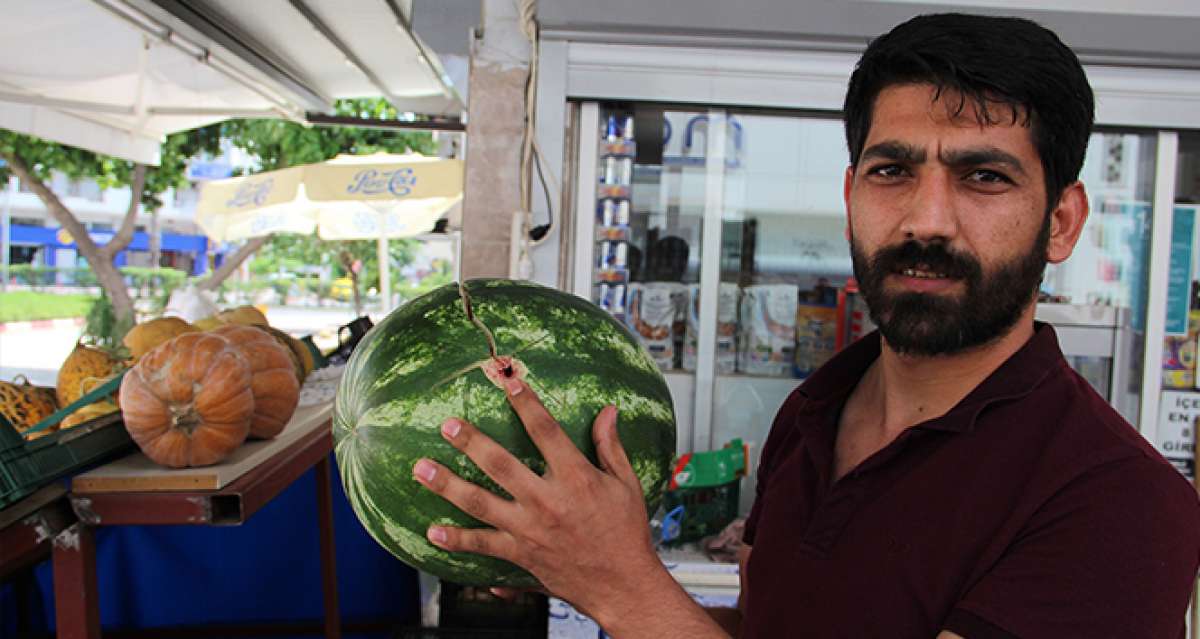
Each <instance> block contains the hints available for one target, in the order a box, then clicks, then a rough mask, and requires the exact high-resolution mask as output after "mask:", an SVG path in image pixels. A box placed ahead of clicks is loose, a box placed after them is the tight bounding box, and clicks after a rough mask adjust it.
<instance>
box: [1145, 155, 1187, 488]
mask: <svg viewBox="0 0 1200 639" xmlns="http://www.w3.org/2000/svg"><path fill="white" fill-rule="evenodd" d="M1172 135H1173V134H1172ZM1177 140H1178V142H1177V144H1178V153H1177V155H1176V167H1175V179H1174V181H1173V182H1174V184H1173V189H1172V190H1173V194H1174V198H1173V202H1172V204H1173V207H1172V211H1171V228H1170V231H1171V233H1170V244H1169V247H1170V248H1169V252H1168V256H1169V263H1168V266H1167V270H1166V273H1167V277H1166V309H1165V311H1166V325H1165V328H1164V337H1163V345H1162V377H1161V381H1162V391H1161V393H1160V396H1159V404H1158V411H1157V416H1156V417H1157V423H1156V424H1154V428H1148V429H1147V428H1144V429H1143V432H1144V433H1145V434H1146V436H1147V437H1148V438H1150V439H1151V441H1153V442H1154V445H1155V446H1156V447H1157V448H1158V451H1159V452H1160V453H1162V454H1163V456H1164V457H1166V458H1167V459H1168V460H1169V461H1171V463H1173V464H1174V465H1175V467H1176V468H1178V469H1179V470H1180V471H1181V472H1183V473H1184V474H1185V475H1187V476H1188V477H1195V472H1196V456H1195V455H1196V454H1195V445H1196V424H1197V420H1198V419H1200V383H1198V380H1197V370H1196V355H1197V348H1198V346H1197V339H1200V245H1198V244H1197V238H1198V237H1200V220H1198V219H1197V218H1198V217H1200V133H1196V132H1185V133H1180V134H1178V138H1177Z"/></svg>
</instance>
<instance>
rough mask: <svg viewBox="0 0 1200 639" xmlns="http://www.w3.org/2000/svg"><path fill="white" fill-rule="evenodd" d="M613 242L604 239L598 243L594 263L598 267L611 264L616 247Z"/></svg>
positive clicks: (606, 266)
mask: <svg viewBox="0 0 1200 639" xmlns="http://www.w3.org/2000/svg"><path fill="white" fill-rule="evenodd" d="M613 244H615V242H612V241H609V240H604V241H603V242H601V243H600V252H599V259H598V260H597V262H596V265H597V266H599V267H600V268H609V267H610V266H612V260H613V257H614V256H615V253H616V248H615V247H614V246H613Z"/></svg>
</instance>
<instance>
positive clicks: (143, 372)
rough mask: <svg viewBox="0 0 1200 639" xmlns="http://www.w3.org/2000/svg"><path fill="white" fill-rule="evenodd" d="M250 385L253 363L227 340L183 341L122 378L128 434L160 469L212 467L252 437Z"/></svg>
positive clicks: (202, 336)
mask: <svg viewBox="0 0 1200 639" xmlns="http://www.w3.org/2000/svg"><path fill="white" fill-rule="evenodd" d="M250 382H251V374H250V362H249V361H248V360H247V359H246V356H245V355H243V354H242V351H241V349H239V348H238V347H237V346H235V345H234V344H233V343H232V342H230V341H229V340H228V339H225V338H224V337H221V336H220V335H213V334H212V333H184V334H183V335H180V336H178V337H175V338H173V339H171V340H170V341H168V342H166V343H164V344H161V345H159V346H158V347H157V348H155V349H154V350H152V351H150V352H149V353H147V354H146V355H144V356H143V357H142V359H140V360H138V363H137V365H136V366H134V367H133V369H132V370H131V371H129V373H128V374H127V375H125V379H124V380H123V381H122V382H121V410H122V412H123V414H124V415H123V416H124V421H125V428H126V429H127V430H128V431H129V435H130V436H131V437H132V438H133V441H135V442H137V445H138V446H139V447H140V448H141V449H142V452H144V453H145V454H146V456H147V457H149V458H150V459H152V460H153V461H155V462H157V463H159V464H162V465H163V466H170V467H172V468H183V467H186V466H207V465H210V464H215V463H217V462H219V461H221V460H222V459H225V458H226V457H228V456H229V455H230V453H232V452H233V451H234V450H235V449H237V447H238V446H240V445H241V444H242V442H243V441H245V440H246V435H247V434H248V433H249V432H250V420H251V419H252V418H253V416H254V394H253V393H252V392H251V390H250Z"/></svg>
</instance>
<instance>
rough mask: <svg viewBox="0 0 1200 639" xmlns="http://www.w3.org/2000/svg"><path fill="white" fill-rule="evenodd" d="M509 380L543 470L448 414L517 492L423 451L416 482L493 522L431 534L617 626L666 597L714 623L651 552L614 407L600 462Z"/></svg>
mask: <svg viewBox="0 0 1200 639" xmlns="http://www.w3.org/2000/svg"><path fill="white" fill-rule="evenodd" d="M507 387H508V388H507V392H508V398H509V401H510V403H511V404H512V406H513V408H514V409H515V410H516V412H517V414H518V415H519V416H520V418H521V421H522V422H523V423H524V424H525V429H526V431H527V432H528V433H529V436H530V438H531V439H532V440H533V442H534V444H536V445H537V447H538V450H540V451H541V453H542V456H543V457H544V458H545V459H546V472H545V474H544V475H542V476H540V477H539V476H538V475H537V474H536V473H534V472H533V471H532V470H530V469H529V468H528V467H526V466H525V465H524V464H522V463H521V462H520V460H518V459H517V458H516V457H514V456H513V455H512V454H511V453H509V452H508V451H507V450H505V449H504V448H503V447H501V446H500V445H499V444H497V443H496V442H494V441H493V440H492V439H490V438H489V437H487V436H486V435H484V434H483V433H481V432H480V431H479V430H477V429H476V428H475V427H474V426H472V425H471V424H468V423H466V422H464V421H462V420H458V419H449V420H447V421H446V422H445V423H444V424H442V436H444V437H445V438H446V439H447V440H448V441H449V442H450V443H451V444H453V445H454V447H455V448H457V449H459V450H461V451H462V452H463V453H465V454H466V455H467V456H468V457H470V458H471V460H472V461H474V462H475V463H476V464H477V465H478V466H479V467H480V468H481V469H482V470H483V471H484V472H485V473H487V474H488V476H489V477H491V478H492V479H493V480H494V481H495V482H496V483H497V484H499V485H500V486H501V487H503V488H504V490H506V491H508V493H509V494H510V495H512V496H513V499H512V500H507V499H504V498H502V497H500V496H498V495H495V494H493V493H491V492H490V491H487V490H485V489H483V488H480V487H479V486H476V485H475V484H472V483H469V482H467V481H464V480H463V479H461V478H459V477H457V476H456V475H454V474H453V473H452V472H450V471H449V470H448V469H447V468H446V467H444V466H441V465H439V464H437V463H435V462H433V461H431V460H428V459H422V460H420V461H418V462H417V464H416V465H415V466H414V467H413V475H414V476H415V477H416V478H417V480H418V481H420V482H421V483H422V484H424V485H425V486H427V487H428V488H429V489H430V490H432V491H433V492H435V493H437V494H439V495H441V496H442V497H445V498H446V499H447V500H449V501H450V502H451V503H453V504H454V505H456V506H458V507H459V508H461V509H462V510H463V511H464V512H466V513H467V514H469V515H471V516H473V517H475V518H476V519H479V520H480V521H483V522H486V523H488V524H490V525H492V526H494V527H495V530H489V529H465V528H452V527H440V526H431V527H430V528H429V530H428V532H427V536H428V538H429V541H430V542H432V543H434V544H435V545H437V546H439V547H441V548H444V549H446V550H450V551H457V552H472V553H479V554H484V555H491V556H494V557H499V558H501V559H505V560H507V561H510V562H512V563H514V564H517V565H518V566H521V567H522V568H524V569H526V570H528V571H529V572H530V573H532V574H533V576H535V577H537V578H538V580H539V581H541V582H542V584H543V585H544V586H545V587H546V589H548V590H549V591H550V592H553V593H554V594H556V595H557V596H559V597H562V598H563V599H566V600H567V601H570V602H571V603H572V604H574V605H575V606H576V607H577V608H579V609H580V610H583V611H584V612H586V613H587V614H589V615H590V616H592V618H593V619H595V620H596V621H597V622H598V623H600V625H601V626H603V627H605V628H606V629H608V630H609V633H610V634H616V633H615V632H614V630H615V629H617V628H620V627H622V626H626V625H629V626H632V625H633V624H635V623H636V620H637V618H638V615H637V613H638V611H642V612H643V614H646V615H651V616H653V615H662V614H663V613H664V612H668V610H664V609H663V606H666V607H668V609H673V610H675V611H677V612H687V613H689V614H685V617H690V616H691V614H696V615H699V619H700V623H701V624H702V625H701V626H699V627H697V629H702V628H704V626H705V625H707V629H709V630H715V627H713V626H711V625H710V624H709V622H708V621H707V617H706V616H705V615H704V613H703V611H702V610H701V609H700V608H699V607H698V606H696V605H695V604H694V603H693V602H692V601H691V598H690V597H688V596H687V594H686V593H685V592H683V590H682V589H681V588H680V587H679V586H678V584H676V583H675V580H674V579H673V578H672V577H671V576H670V575H669V574H668V573H667V571H666V569H665V568H663V565H662V562H661V561H659V559H658V557H657V556H656V555H655V553H654V548H653V546H652V544H651V542H650V529H649V526H648V525H647V517H646V508H645V505H644V500H643V496H642V488H641V483H640V482H639V480H638V477H637V475H636V474H635V473H634V471H633V467H632V466H631V465H630V463H629V459H628V457H626V455H625V450H624V448H622V446H621V442H620V440H619V439H618V438H617V409H616V407H615V406H606V407H605V408H604V409H603V410H601V411H600V414H599V415H598V416H597V417H596V420H595V422H594V423H593V426H592V437H593V438H594V440H595V442H596V450H597V453H598V457H599V460H600V465H601V467H600V468H596V467H595V466H594V465H592V463H591V462H590V461H588V459H587V457H585V456H584V455H583V453H581V452H580V451H579V449H578V448H576V447H575V444H573V443H572V442H571V440H570V439H569V438H568V437H567V435H566V434H565V433H564V432H563V431H562V428H561V427H560V426H559V425H558V423H557V422H555V420H554V418H553V417H551V415H550V413H548V412H547V411H546V409H545V407H543V406H542V403H541V402H540V401H539V400H538V398H537V397H536V396H535V394H534V393H533V391H532V389H530V388H529V386H528V385H526V384H525V383H524V382H521V381H519V380H516V379H512V380H509V381H508V383H507ZM688 608H691V609H693V610H690V611H688V610H687V609H688ZM672 616H673V615H672ZM673 628H674V630H676V631H679V630H684V629H685V628H680V627H679V626H677V625H676V626H673ZM689 636H700V635H696V634H695V633H692V634H689Z"/></svg>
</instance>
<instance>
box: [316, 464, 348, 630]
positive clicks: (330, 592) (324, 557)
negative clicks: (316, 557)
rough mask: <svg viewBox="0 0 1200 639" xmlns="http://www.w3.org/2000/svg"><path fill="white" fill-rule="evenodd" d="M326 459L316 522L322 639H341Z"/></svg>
mask: <svg viewBox="0 0 1200 639" xmlns="http://www.w3.org/2000/svg"><path fill="white" fill-rule="evenodd" d="M329 466H330V464H329V456H328V455H326V456H325V458H324V459H322V460H321V461H319V462H317V466H316V475H317V522H318V524H319V526H318V528H319V530H320V535H321V585H322V586H323V588H324V593H325V637H326V639H341V637H342V624H341V616H340V614H339V613H338V592H337V558H336V556H335V554H334V547H333V495H332V493H331V492H330V490H331V487H330V485H329V474H330V471H329Z"/></svg>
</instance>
